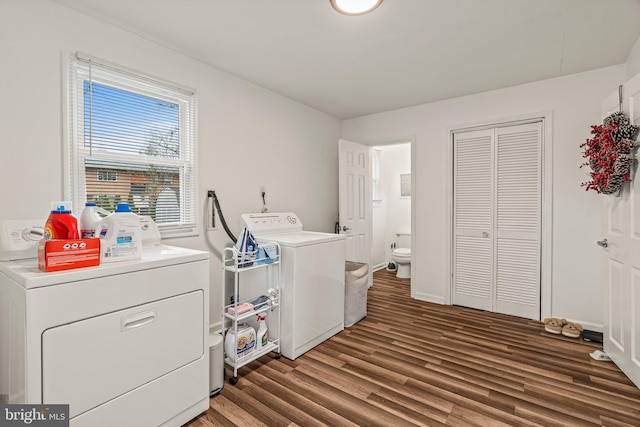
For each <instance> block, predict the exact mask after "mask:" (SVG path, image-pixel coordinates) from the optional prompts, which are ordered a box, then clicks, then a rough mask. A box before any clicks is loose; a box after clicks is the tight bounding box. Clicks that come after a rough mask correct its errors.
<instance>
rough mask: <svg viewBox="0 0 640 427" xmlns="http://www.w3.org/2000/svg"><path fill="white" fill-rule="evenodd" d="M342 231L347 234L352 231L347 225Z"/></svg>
mask: <svg viewBox="0 0 640 427" xmlns="http://www.w3.org/2000/svg"><path fill="white" fill-rule="evenodd" d="M342 231H344V232H345V233H346V232H347V231H351V227H347V226H346V225H343V226H342Z"/></svg>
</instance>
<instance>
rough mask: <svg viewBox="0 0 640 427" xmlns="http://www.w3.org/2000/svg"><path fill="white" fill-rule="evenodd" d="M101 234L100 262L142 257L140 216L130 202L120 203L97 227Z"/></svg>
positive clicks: (98, 233) (97, 232)
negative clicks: (133, 209) (130, 206)
mask: <svg viewBox="0 0 640 427" xmlns="http://www.w3.org/2000/svg"><path fill="white" fill-rule="evenodd" d="M96 235H99V236H100V262H112V261H128V260H132V259H139V258H141V257H142V228H141V224H140V217H139V216H138V215H136V214H134V213H133V212H131V208H129V204H128V203H118V205H117V206H116V210H115V211H113V213H112V214H110V215H108V216H107V217H105V218H103V219H102V221H101V222H100V223H99V224H98V226H97V227H96Z"/></svg>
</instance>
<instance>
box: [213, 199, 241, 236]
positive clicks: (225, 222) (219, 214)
mask: <svg viewBox="0 0 640 427" xmlns="http://www.w3.org/2000/svg"><path fill="white" fill-rule="evenodd" d="M207 197H212V198H213V206H215V208H216V210H217V211H218V216H219V217H220V223H221V224H222V227H223V228H224V231H226V232H227V236H229V238H230V239H231V240H232V241H233V243H236V242H237V241H238V239H237V238H236V236H234V235H233V233H232V232H231V230H229V227H228V226H227V221H225V220H224V215H222V209H220V202H218V197H217V196H216V192H215V191H213V190H209V191H207Z"/></svg>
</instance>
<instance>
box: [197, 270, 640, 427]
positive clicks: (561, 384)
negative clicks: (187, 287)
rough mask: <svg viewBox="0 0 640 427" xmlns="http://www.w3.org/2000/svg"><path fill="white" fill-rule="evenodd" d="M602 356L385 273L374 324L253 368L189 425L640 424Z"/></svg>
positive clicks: (630, 397)
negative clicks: (415, 289)
mask: <svg viewBox="0 0 640 427" xmlns="http://www.w3.org/2000/svg"><path fill="white" fill-rule="evenodd" d="M601 348H602V347H601V345H599V344H595V343H590V342H586V341H584V340H582V339H571V338H566V337H563V336H556V335H551V334H548V333H546V332H545V331H544V327H543V326H542V324H541V323H540V322H536V321H532V320H526V319H521V318H517V317H511V316H505V315H500V314H494V313H487V312H483V311H478V310H473V309H467V308H462V307H457V306H442V305H437V304H431V303H426V302H422V301H417V300H412V299H411V298H410V297H409V280H401V279H396V278H395V277H394V276H393V275H392V274H390V273H388V272H386V271H385V270H381V271H378V272H376V273H375V274H374V285H373V286H372V287H371V289H369V295H368V314H367V317H366V318H365V319H364V320H362V321H360V322H359V323H357V324H356V325H354V326H352V327H350V328H347V329H345V330H344V331H343V332H341V333H339V334H337V335H336V336H334V337H332V338H331V339H329V340H328V341H325V342H324V343H322V344H321V345H319V346H317V347H316V348H314V349H312V350H311V351H309V352H307V353H306V354H304V355H303V356H301V357H299V358H298V359H296V360H295V361H290V360H288V359H286V358H284V357H282V358H281V359H279V360H276V359H275V358H273V357H272V356H271V355H267V356H263V357H262V358H261V359H259V360H257V361H255V362H252V363H251V364H249V365H248V366H246V367H244V368H243V369H241V370H240V371H239V379H238V383H237V384H236V385H235V386H233V385H230V384H229V382H228V381H227V382H225V385H224V388H223V389H222V391H221V393H220V394H219V395H217V396H215V397H213V398H212V399H211V400H210V402H211V407H210V409H209V410H208V411H207V412H206V413H204V414H202V415H200V416H199V417H198V418H196V419H194V420H192V421H191V422H190V423H188V424H187V425H188V426H189V427H208V426H296V425H297V426H305V427H306V426H320V425H328V426H386V427H388V426H393V427H395V426H405V425H406V426H413V425H419V426H443V425H447V426H483V427H485V426H562V427H564V426H612V427H620V426H640V390H639V389H638V388H636V387H635V386H634V385H633V383H631V381H629V379H628V378H627V377H625V376H624V374H622V373H621V371H620V370H619V369H618V368H617V367H616V366H615V365H614V364H613V363H612V362H599V361H595V360H593V359H591V358H590V357H589V353H591V352H592V351H593V350H595V349H601ZM228 375H229V371H227V377H228Z"/></svg>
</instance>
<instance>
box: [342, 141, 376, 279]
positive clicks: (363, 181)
mask: <svg viewBox="0 0 640 427" xmlns="http://www.w3.org/2000/svg"><path fill="white" fill-rule="evenodd" d="M339 153H340V154H339V157H340V166H339V175H340V177H339V187H340V188H339V217H340V233H341V234H344V235H345V250H346V252H345V257H346V259H347V261H356V262H366V263H367V264H370V262H371V234H372V227H373V224H372V220H371V161H370V159H371V147H369V146H367V145H363V144H358V143H355V142H351V141H347V140H344V139H341V140H340V141H339ZM369 271H371V269H369Z"/></svg>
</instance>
